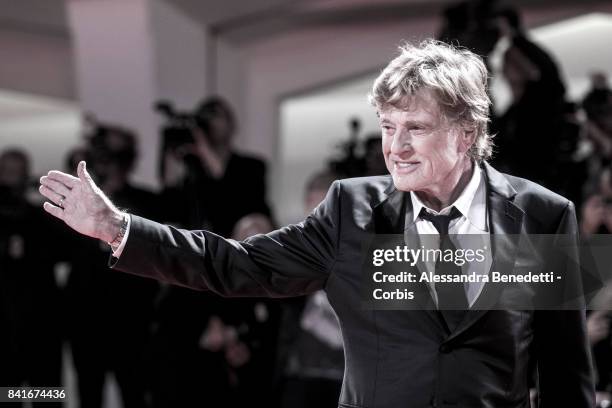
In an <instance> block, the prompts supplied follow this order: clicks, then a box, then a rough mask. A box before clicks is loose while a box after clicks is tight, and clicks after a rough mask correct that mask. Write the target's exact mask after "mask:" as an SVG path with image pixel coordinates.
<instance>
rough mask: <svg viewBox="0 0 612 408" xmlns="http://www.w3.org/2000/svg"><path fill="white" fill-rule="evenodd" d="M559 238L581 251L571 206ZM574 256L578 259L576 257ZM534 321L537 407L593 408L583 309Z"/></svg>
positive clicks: (538, 315) (539, 314) (541, 313)
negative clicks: (572, 242)
mask: <svg viewBox="0 0 612 408" xmlns="http://www.w3.org/2000/svg"><path fill="white" fill-rule="evenodd" d="M556 234H558V235H559V236H561V235H563V236H564V237H573V238H572V239H573V240H574V245H572V247H573V248H574V250H575V251H577V250H578V243H577V237H578V228H577V222H576V213H575V211H574V205H573V204H572V203H568V205H567V207H566V208H565V211H564V213H563V215H562V217H561V220H560V222H559V226H558V228H557V231H556ZM572 256H573V257H574V258H573V259H577V254H574V255H572ZM570 258H571V257H570ZM569 273H576V274H577V273H578V272H576V271H569ZM576 276H577V275H576ZM574 305H575V304H574ZM534 318H535V322H534V324H535V338H534V341H535V352H536V359H537V370H538V395H539V400H540V404H538V407H542V408H548V407H551V408H552V407H575V408H592V407H594V406H595V389H594V378H593V369H592V364H591V356H590V347H589V343H588V339H587V334H586V319H585V309H584V306H582V307H574V306H573V307H572V309H571V310H569V309H564V310H538V311H536V312H535V316H534Z"/></svg>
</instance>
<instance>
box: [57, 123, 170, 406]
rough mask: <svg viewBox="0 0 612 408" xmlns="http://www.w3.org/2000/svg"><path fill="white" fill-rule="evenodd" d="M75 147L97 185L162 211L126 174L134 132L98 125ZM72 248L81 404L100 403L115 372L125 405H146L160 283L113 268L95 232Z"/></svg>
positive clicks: (129, 203) (120, 200)
mask: <svg viewBox="0 0 612 408" xmlns="http://www.w3.org/2000/svg"><path fill="white" fill-rule="evenodd" d="M73 154H75V153H74V152H73ZM78 154H81V155H85V157H87V160H88V162H89V163H91V170H92V175H93V177H94V179H95V180H96V181H97V182H98V183H99V186H100V189H101V190H102V191H104V193H105V194H108V195H109V197H112V199H113V200H114V201H115V202H117V205H119V206H121V207H123V208H130V209H133V210H134V211H142V212H143V213H146V214H148V215H149V216H150V217H153V218H155V219H159V216H158V212H157V210H158V208H157V207H158V205H157V204H158V203H157V196H156V195H155V194H153V193H151V192H149V191H146V190H144V189H142V188H140V187H136V186H134V185H132V184H131V183H130V182H129V176H130V173H131V171H132V169H133V168H134V165H135V163H136V159H137V146H136V136H135V135H134V133H132V132H131V131H130V130H128V129H125V128H122V127H119V126H107V125H97V126H95V127H94V129H93V130H92V134H91V135H88V137H87V144H86V146H85V149H84V150H82V151H79V152H78ZM70 248H71V251H70V253H69V254H67V255H69V256H70V263H71V266H72V271H71V273H70V275H69V277H68V284H67V287H66V293H67V303H68V316H67V317H68V320H69V324H70V327H69V339H70V345H71V348H72V356H73V360H74V365H75V369H76V372H77V378H78V389H79V397H80V404H81V406H83V407H85V406H86V407H100V406H102V394H103V389H104V383H105V380H106V375H107V373H112V374H114V376H115V379H116V381H117V384H118V385H119V389H120V392H121V397H122V400H123V406H124V407H126V408H130V407H144V406H146V402H145V389H146V386H145V380H144V375H143V374H144V372H145V371H144V356H143V350H144V349H145V346H146V345H147V344H148V342H149V339H150V331H151V322H152V314H153V305H154V299H155V296H156V294H157V292H158V284H157V283H156V282H153V281H150V280H142V279H138V278H135V277H132V276H127V275H124V274H119V273H116V272H115V271H112V270H109V268H108V267H107V266H106V259H107V257H108V246H106V245H101V244H100V242H99V241H97V240H93V239H78V240H76V239H75V240H74V242H72V244H71V246H70ZM64 252H65V251H64Z"/></svg>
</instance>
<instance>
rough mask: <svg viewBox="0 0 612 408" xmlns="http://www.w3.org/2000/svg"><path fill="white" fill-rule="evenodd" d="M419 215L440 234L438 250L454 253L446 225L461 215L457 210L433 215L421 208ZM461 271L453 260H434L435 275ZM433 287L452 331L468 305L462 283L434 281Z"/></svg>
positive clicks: (441, 310) (453, 246)
mask: <svg viewBox="0 0 612 408" xmlns="http://www.w3.org/2000/svg"><path fill="white" fill-rule="evenodd" d="M419 216H420V217H421V218H422V219H424V220H427V221H430V222H431V223H432V224H433V225H434V227H435V228H436V230H437V231H438V233H439V234H440V250H441V251H442V255H444V254H445V253H447V252H448V251H449V250H450V251H453V253H454V252H455V249H456V248H455V245H453V243H452V242H451V240H450V238H449V236H448V226H449V224H450V222H451V220H453V219H455V218H459V217H460V216H461V213H460V212H459V210H457V209H456V208H455V207H453V208H452V209H451V212H450V213H449V214H448V215H433V214H431V213H428V212H427V211H426V210H425V208H423V209H422V210H421V213H420V214H419ZM461 273H462V272H461V267H460V266H458V265H456V264H455V263H454V262H444V260H443V259H442V258H441V259H438V260H437V262H436V275H441V276H448V275H461ZM435 287H436V293H437V294H438V309H440V312H441V313H442V316H444V320H445V321H446V324H447V325H448V328H449V329H450V330H451V331H453V330H455V328H456V327H457V325H458V324H459V323H460V322H461V320H463V317H464V315H465V312H466V310H467V309H468V307H469V305H468V301H467V297H466V295H465V289H464V288H463V283H461V282H458V283H457V282H440V283H436V286H435Z"/></svg>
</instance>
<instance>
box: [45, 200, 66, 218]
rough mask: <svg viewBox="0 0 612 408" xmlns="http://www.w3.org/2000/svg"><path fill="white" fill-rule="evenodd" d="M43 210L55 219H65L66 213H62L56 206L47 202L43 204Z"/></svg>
mask: <svg viewBox="0 0 612 408" xmlns="http://www.w3.org/2000/svg"><path fill="white" fill-rule="evenodd" d="M43 208H44V209H45V211H46V212H48V213H49V214H51V215H53V216H54V217H57V218H59V219H60V220H63V219H64V211H62V209H61V208H59V207H56V206H54V205H53V204H51V203H50V202H48V201H46V202H45V203H44V204H43Z"/></svg>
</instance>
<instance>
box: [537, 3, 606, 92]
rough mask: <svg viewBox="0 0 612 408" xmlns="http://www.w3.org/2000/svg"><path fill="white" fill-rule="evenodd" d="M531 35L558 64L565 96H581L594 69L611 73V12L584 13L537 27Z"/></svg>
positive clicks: (587, 87)
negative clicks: (564, 87) (565, 91)
mask: <svg viewBox="0 0 612 408" xmlns="http://www.w3.org/2000/svg"><path fill="white" fill-rule="evenodd" d="M531 35H532V37H533V40H534V41H535V42H536V43H538V44H540V45H542V47H543V48H545V49H546V50H548V51H550V52H551V54H552V55H553V56H554V57H555V59H556V61H557V62H558V63H559V65H560V66H561V73H562V74H563V75H564V78H565V81H566V86H567V96H568V98H569V99H571V100H580V99H582V97H583V96H584V94H585V93H586V91H587V90H588V89H589V85H590V83H589V75H590V74H591V73H593V72H594V71H602V72H607V73H608V76H612V52H611V50H612V47H611V45H610V41H611V40H612V15H610V14H605V13H591V14H585V15H582V16H579V17H575V18H571V19H568V20H563V21H560V22H558V23H554V24H549V25H546V26H543V27H538V28H536V29H534V30H532V31H531Z"/></svg>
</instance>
